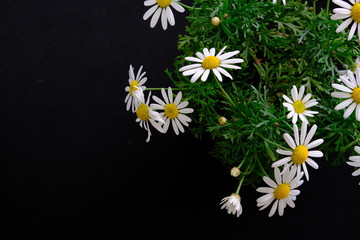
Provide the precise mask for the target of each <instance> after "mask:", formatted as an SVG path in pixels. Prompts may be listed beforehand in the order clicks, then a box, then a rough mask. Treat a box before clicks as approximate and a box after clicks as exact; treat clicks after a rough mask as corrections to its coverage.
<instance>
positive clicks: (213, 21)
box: [211, 17, 220, 26]
mask: <svg viewBox="0 0 360 240" xmlns="http://www.w3.org/2000/svg"><path fill="white" fill-rule="evenodd" d="M211 24H212V25H214V26H219V24H220V18H218V17H212V18H211Z"/></svg>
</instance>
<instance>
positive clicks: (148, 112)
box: [135, 92, 164, 142]
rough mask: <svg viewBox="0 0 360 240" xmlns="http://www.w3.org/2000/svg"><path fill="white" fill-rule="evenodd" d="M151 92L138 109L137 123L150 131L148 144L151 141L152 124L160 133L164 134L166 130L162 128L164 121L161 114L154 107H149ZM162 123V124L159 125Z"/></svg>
mask: <svg viewBox="0 0 360 240" xmlns="http://www.w3.org/2000/svg"><path fill="white" fill-rule="evenodd" d="M150 95H151V92H149V96H148V99H147V101H146V102H145V101H144V98H143V99H142V101H141V103H140V104H139V106H138V107H137V108H136V110H135V113H136V116H137V118H136V122H140V127H142V128H145V130H147V131H148V137H147V139H146V142H149V141H150V136H151V131H150V126H149V122H150V124H151V125H152V126H153V127H154V128H155V129H156V130H158V131H159V132H161V133H163V132H164V130H163V129H162V128H161V125H162V124H163V123H164V119H163V118H162V117H161V115H160V113H158V112H156V111H154V110H153V107H152V106H151V105H150V106H149V101H150ZM159 122H160V123H159Z"/></svg>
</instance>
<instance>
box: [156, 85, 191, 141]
mask: <svg viewBox="0 0 360 240" xmlns="http://www.w3.org/2000/svg"><path fill="white" fill-rule="evenodd" d="M161 94H162V97H163V99H164V100H161V99H160V98H158V97H157V96H153V99H154V101H155V102H157V104H152V106H153V108H154V109H157V110H163V112H162V113H160V114H161V116H162V117H163V118H165V124H164V126H163V130H164V133H166V132H167V130H168V128H169V125H170V122H171V124H172V127H173V129H174V132H175V134H176V135H178V134H179V131H180V132H182V133H183V132H184V131H185V130H184V127H183V125H184V126H186V127H187V126H189V124H188V122H191V118H189V117H188V116H186V115H185V114H188V113H192V112H193V111H194V110H193V109H192V108H186V107H187V105H188V104H189V102H188V101H183V102H181V98H182V93H181V92H178V94H176V97H175V100H174V96H173V92H172V90H171V87H169V88H168V91H167V94H166V91H165V89H164V88H162V89H161Z"/></svg>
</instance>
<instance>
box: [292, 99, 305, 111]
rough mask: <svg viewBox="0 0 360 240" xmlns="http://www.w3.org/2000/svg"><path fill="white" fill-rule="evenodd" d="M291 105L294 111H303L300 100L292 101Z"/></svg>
mask: <svg viewBox="0 0 360 240" xmlns="http://www.w3.org/2000/svg"><path fill="white" fill-rule="evenodd" d="M293 106H294V111H295V112H296V113H303V112H305V109H306V108H305V104H304V103H303V102H302V101H301V100H296V101H295V102H294V103H293Z"/></svg>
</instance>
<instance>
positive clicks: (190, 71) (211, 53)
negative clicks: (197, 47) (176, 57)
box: [179, 46, 244, 83]
mask: <svg viewBox="0 0 360 240" xmlns="http://www.w3.org/2000/svg"><path fill="white" fill-rule="evenodd" d="M225 48H226V46H225V47H224V48H223V49H221V50H220V52H219V53H218V54H217V55H215V48H211V49H210V50H209V49H207V48H204V49H203V52H202V53H201V52H197V53H196V54H195V55H196V56H197V57H185V60H188V61H192V62H195V63H194V64H190V65H188V66H184V67H182V68H180V69H179V71H180V72H183V75H184V76H190V75H193V76H192V77H191V80H190V81H191V82H192V83H193V82H195V81H196V80H198V79H199V77H200V76H201V80H202V81H206V80H207V78H208V76H209V73H210V70H212V72H213V73H214V74H215V76H216V77H217V79H218V80H219V81H220V82H221V81H222V76H221V74H223V75H225V76H226V77H228V78H230V79H232V77H231V75H230V73H229V72H228V71H226V70H225V69H224V68H230V69H241V67H239V66H235V65H233V64H235V63H242V62H243V61H244V60H243V59H241V58H233V59H229V58H231V57H233V56H235V55H236V54H238V53H239V52H240V51H233V52H228V53H224V54H222V53H223V51H224V50H225Z"/></svg>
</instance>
